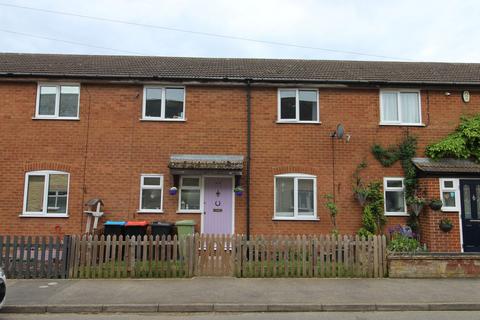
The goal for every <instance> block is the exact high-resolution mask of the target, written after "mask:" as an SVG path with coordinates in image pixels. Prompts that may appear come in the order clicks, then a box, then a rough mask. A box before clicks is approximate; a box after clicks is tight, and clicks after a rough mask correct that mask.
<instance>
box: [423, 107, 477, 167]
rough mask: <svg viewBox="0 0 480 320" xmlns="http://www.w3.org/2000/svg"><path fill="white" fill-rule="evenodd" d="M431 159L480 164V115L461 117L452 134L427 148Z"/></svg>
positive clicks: (427, 153)
mask: <svg viewBox="0 0 480 320" xmlns="http://www.w3.org/2000/svg"><path fill="white" fill-rule="evenodd" d="M425 154H426V155H427V156H428V157H430V158H432V159H439V158H459V159H472V160H475V161H476V162H480V114H477V115H475V116H473V117H462V118H461V120H460V125H459V126H458V127H457V128H456V129H455V131H454V132H452V133H451V134H449V135H448V136H446V137H445V138H443V139H442V140H440V141H438V142H436V143H433V144H431V145H429V146H428V147H427V149H426V150H425Z"/></svg>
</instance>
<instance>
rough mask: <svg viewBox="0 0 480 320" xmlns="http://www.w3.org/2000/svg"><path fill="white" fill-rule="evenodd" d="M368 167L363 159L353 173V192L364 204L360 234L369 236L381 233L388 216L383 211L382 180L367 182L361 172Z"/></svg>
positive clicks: (361, 203) (362, 204)
mask: <svg viewBox="0 0 480 320" xmlns="http://www.w3.org/2000/svg"><path fill="white" fill-rule="evenodd" d="M366 167H367V163H366V162H365V161H362V162H361V163H360V164H359V165H358V166H357V169H356V170H355V172H354V173H353V193H354V194H355V196H356V198H357V200H358V202H359V203H360V205H361V206H362V208H363V210H362V227H361V228H360V230H358V234H359V235H360V236H365V237H368V236H369V235H374V234H378V233H381V231H382V229H383V226H384V225H385V223H386V217H385V214H384V212H383V193H382V184H381V183H380V182H376V181H374V182H370V183H367V184H365V183H364V182H363V180H362V177H361V175H360V172H361V171H362V170H363V169H365V168H366Z"/></svg>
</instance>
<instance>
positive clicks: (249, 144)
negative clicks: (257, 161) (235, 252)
mask: <svg viewBox="0 0 480 320" xmlns="http://www.w3.org/2000/svg"><path fill="white" fill-rule="evenodd" d="M246 98H247V101H246V102H247V158H246V178H245V180H246V181H245V182H246V186H245V189H246V199H245V201H246V205H245V206H246V222H247V230H246V231H247V240H248V239H250V161H251V154H252V88H251V81H250V80H248V79H247V80H246Z"/></svg>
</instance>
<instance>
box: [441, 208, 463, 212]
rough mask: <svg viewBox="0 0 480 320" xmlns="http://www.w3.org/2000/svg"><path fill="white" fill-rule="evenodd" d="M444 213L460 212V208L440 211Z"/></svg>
mask: <svg viewBox="0 0 480 320" xmlns="http://www.w3.org/2000/svg"><path fill="white" fill-rule="evenodd" d="M440 210H441V211H442V212H452V213H453V212H460V209H459V208H443V207H442V209H440Z"/></svg>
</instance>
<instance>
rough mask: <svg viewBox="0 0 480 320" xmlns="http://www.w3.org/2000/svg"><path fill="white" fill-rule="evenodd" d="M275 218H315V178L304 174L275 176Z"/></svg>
mask: <svg viewBox="0 0 480 320" xmlns="http://www.w3.org/2000/svg"><path fill="white" fill-rule="evenodd" d="M274 185H275V191H274V192H275V214H274V219H275V220H316V219H317V178H316V177H315V176H311V175H306V174H282V175H277V176H275V184H274Z"/></svg>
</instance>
